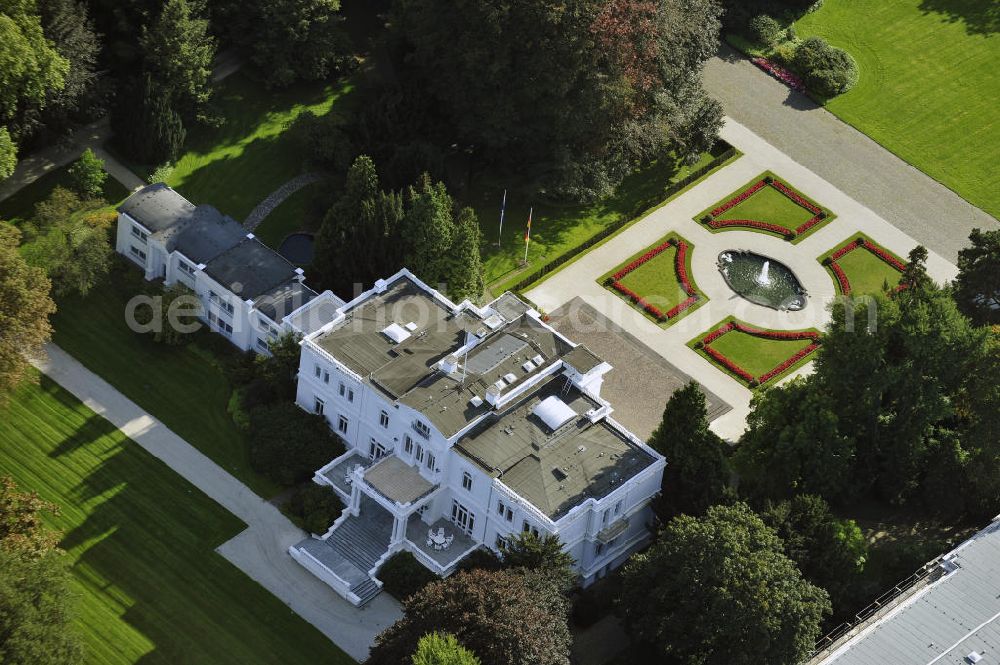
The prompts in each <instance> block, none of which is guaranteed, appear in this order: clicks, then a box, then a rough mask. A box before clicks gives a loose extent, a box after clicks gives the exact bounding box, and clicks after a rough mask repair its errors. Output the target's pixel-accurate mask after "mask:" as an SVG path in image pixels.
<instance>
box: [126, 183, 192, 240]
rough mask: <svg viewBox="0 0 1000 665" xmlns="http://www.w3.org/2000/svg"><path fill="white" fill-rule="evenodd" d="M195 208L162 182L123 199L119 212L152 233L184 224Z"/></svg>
mask: <svg viewBox="0 0 1000 665" xmlns="http://www.w3.org/2000/svg"><path fill="white" fill-rule="evenodd" d="M194 209H195V206H194V204H193V203H191V202H190V201H188V200H187V199H186V198H184V197H183V196H181V195H180V194H178V193H177V192H175V191H174V190H172V189H170V188H169V187H167V185H165V184H164V183H162V182H158V183H156V184H155V185H147V186H145V187H143V188H142V189H140V190H139V191H137V192H135V193H134V194H132V196H130V197H128V198H127V199H125V200H124V201H123V202H122V204H121V205H120V206H118V210H119V212H124V213H126V214H127V215H128V216H129V217H131V218H132V219H134V220H136V221H137V222H139V223H140V224H142V225H143V226H145V227H146V228H147V229H149V230H150V231H151V232H152V233H159V232H162V231H166V230H168V229H170V228H173V227H174V226H176V225H178V224H182V223H186V222H187V221H188V220H189V219H190V217H191V215H192V214H193V212H194Z"/></svg>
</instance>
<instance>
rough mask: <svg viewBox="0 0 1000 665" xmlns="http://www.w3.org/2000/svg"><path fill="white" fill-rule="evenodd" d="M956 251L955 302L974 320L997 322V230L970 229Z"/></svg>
mask: <svg viewBox="0 0 1000 665" xmlns="http://www.w3.org/2000/svg"><path fill="white" fill-rule="evenodd" d="M969 242H970V243H971V245H970V246H969V247H966V248H965V249H963V250H961V251H959V253H958V277H957V278H956V279H955V291H954V293H955V302H957V303H958V308H959V309H960V310H962V312H963V313H964V314H965V315H966V316H968V317H969V318H971V319H972V320H973V321H974V322H975V323H977V324H994V325H996V324H1000V231H998V230H993V231H982V230H980V229H973V230H972V233H971V234H969Z"/></svg>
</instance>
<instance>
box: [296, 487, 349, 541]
mask: <svg viewBox="0 0 1000 665" xmlns="http://www.w3.org/2000/svg"><path fill="white" fill-rule="evenodd" d="M288 510H289V511H290V512H291V513H292V515H295V516H296V517H298V518H299V519H300V520H301V521H302V526H303V527H304V528H305V530H306V531H309V532H310V533H315V534H323V533H326V531H327V529H329V528H330V526H331V525H332V524H333V523H334V522H336V521H337V518H338V517H340V514H341V513H342V512H343V510H344V504H343V502H341V500H340V497H339V496H337V493H336V492H335V491H334V490H333V488H332V487H330V486H329V485H317V484H316V483H306V484H305V486H304V487H302V488H300V489H299V490H297V491H296V492H295V494H293V495H292V498H291V499H290V500H289V501H288Z"/></svg>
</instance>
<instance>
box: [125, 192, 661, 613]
mask: <svg viewBox="0 0 1000 665" xmlns="http://www.w3.org/2000/svg"><path fill="white" fill-rule="evenodd" d="M116 245H117V250H118V252H119V253H121V254H123V255H125V256H127V257H129V258H130V259H131V260H132V261H133V262H135V263H136V264H137V265H138V266H140V268H142V270H143V271H144V274H145V277H146V278H147V279H150V280H154V279H162V280H163V281H164V284H165V285H171V284H174V283H178V282H179V283H182V284H184V285H186V286H187V287H189V288H190V289H191V290H192V291H193V292H194V293H195V294H197V296H198V298H199V300H200V301H201V303H202V305H203V309H204V315H203V317H202V318H203V319H204V321H205V322H206V323H207V324H208V325H209V326H210V328H211V329H212V330H214V331H215V332H217V333H219V334H222V335H225V336H226V337H227V338H229V339H230V341H232V342H233V344H235V345H236V346H238V347H239V348H241V349H244V350H254V351H257V352H261V353H267V352H268V343H269V341H270V340H271V339H274V338H275V337H277V336H278V335H280V334H283V333H285V332H295V333H298V334H300V335H302V336H303V339H302V344H301V346H302V352H301V360H300V367H299V375H298V393H297V397H296V401H297V403H298V404H299V406H300V407H302V408H303V409H305V410H307V411H310V412H313V413H317V414H320V415H322V416H324V417H325V418H326V419H327V421H328V422H329V424H330V427H331V428H332V429H333V430H334V431H335V432H337V434H338V435H339V436H340V437H341V438H342V439H343V440H344V441H345V443H346V449H347V451H346V453H345V454H344V455H342V456H340V457H338V458H336V459H333V460H331V461H330V462H329V463H328V464H326V465H324V466H323V467H322V468H320V469H318V470H317V471H316V473H315V476H314V481H315V482H317V483H320V484H324V485H327V486H329V487H331V488H333V490H334V491H335V492H336V493H337V494H338V495H339V496H340V497H341V499H342V500H343V501H344V504H345V506H346V507H345V509H344V512H343V514H342V515H341V517H340V518H339V519H337V521H336V522H334V524H332V525H331V526H330V528H329V529H328V530H327V531H326V532H325V533H323V534H315V535H312V536H310V537H307V538H305V539H304V540H302V541H301V542H299V543H297V544H295V545H294V546H292V547H291V548H290V549H289V553H290V554H291V556H292V557H294V558H295V560H296V561H298V562H299V563H300V564H301V565H303V566H304V567H305V568H306V569H308V570H309V571H310V572H312V573H313V574H314V575H316V577H318V578H319V579H320V580H322V581H323V582H325V583H326V584H328V585H329V586H331V587H332V588H333V589H334V590H336V591H337V593H339V594H340V595H342V596H343V597H344V598H346V599H347V600H348V601H350V602H352V603H354V604H355V605H361V604H363V603H364V602H366V601H368V600H370V599H371V598H372V597H374V596H375V595H376V594H378V593H379V591H380V590H381V587H382V583H381V581H380V580H379V579H378V571H379V568H380V567H381V565H382V564H383V563H384V562H385V561H386V560H387V559H388V558H389V557H390V556H392V555H393V554H395V553H397V552H400V551H409V552H411V553H412V554H413V555H414V556H415V557H416V558H417V560H419V561H420V562H421V563H422V564H423V565H425V566H427V567H428V568H429V569H430V570H432V571H434V572H435V573H437V574H440V575H448V574H450V573H452V572H454V570H455V569H456V567H457V566H458V564H459V562H460V561H461V560H462V559H463V558H465V557H466V556H467V555H469V554H470V553H471V552H472V551H474V550H475V549H477V548H480V547H486V548H490V549H494V550H496V549H498V548H499V547H500V544H501V543H502V542H503V541H504V539H506V538H509V537H510V536H511V535H512V534H518V533H521V532H525V531H530V532H533V533H535V534H538V535H544V534H552V535H555V536H558V537H559V539H560V540H561V541H562V543H563V546H564V548H565V549H566V551H568V552H569V553H571V554H572V555H573V557H574V559H575V561H576V570H577V572H578V573H579V575H580V578H581V580H582V583H583V584H584V585H587V584H590V583H591V582H593V581H594V580H595V579H597V578H599V577H601V576H603V575H604V574H606V573H607V572H608V571H609V570H610V569H612V568H614V567H616V566H618V565H620V564H621V563H623V562H624V561H625V560H626V559H627V558H628V557H629V555H630V554H631V553H632V552H634V551H635V550H636V549H637V548H639V547H641V546H643V545H644V544H646V543H647V542H648V541H649V540H650V538H651V533H650V530H649V523H650V521H651V518H652V510H651V508H650V502H651V500H652V499H653V497H655V496H656V495H657V494H658V493H659V491H660V485H661V481H662V476H663V469H664V465H665V461H664V459H663V457H662V456H661V455H659V454H658V453H657V452H655V451H654V450H652V449H651V448H649V447H648V446H647V445H646V444H645V443H644V442H642V441H640V440H639V439H638V438H637V437H635V436H634V435H633V434H632V433H631V432H629V431H628V430H627V429H625V428H624V427H622V426H621V425H620V424H619V423H617V422H616V421H615V420H614V418H612V412H613V409H612V406H611V404H609V403H608V402H607V401H606V400H604V399H603V398H602V397H601V386H602V383H603V380H604V375H605V374H606V373H607V372H608V371H609V370H611V366H610V365H609V364H608V363H607V362H605V361H603V360H602V359H601V358H599V357H597V356H596V355H595V354H594V353H592V352H591V351H589V350H588V349H587V348H586V347H584V346H581V345H577V344H575V343H573V342H572V341H571V340H570V339H568V338H566V337H565V336H563V335H562V334H561V333H559V332H557V331H556V330H555V329H553V328H552V327H550V326H549V325H548V324H547V323H546V322H545V321H544V320H543V317H542V316H541V315H540V313H539V312H537V311H536V310H535V309H533V308H532V307H530V306H529V305H528V304H526V303H524V302H522V301H521V300H520V299H518V298H517V297H516V296H514V295H513V294H510V293H507V294H504V295H502V296H501V297H499V298H497V299H496V300H494V301H493V302H491V303H489V304H487V305H485V306H482V307H480V306H477V305H475V304H473V303H471V302H469V301H464V302H462V303H459V304H456V303H453V302H451V301H450V300H449V299H448V298H446V297H445V296H444V295H442V294H441V293H439V292H438V291H436V290H434V289H432V288H431V287H429V286H428V285H426V284H424V283H423V282H422V281H420V279H418V277H417V276H415V275H413V274H412V273H410V272H409V271H408V270H405V269H404V270H401V271H399V272H398V273H396V274H395V275H393V276H391V277H389V278H388V279H384V280H379V281H378V282H376V284H375V286H374V287H373V288H372V289H370V290H368V291H366V292H364V293H362V294H360V295H359V296H357V297H356V298H354V299H353V300H351V301H350V302H347V303H345V302H344V301H343V300H341V299H339V298H337V297H336V296H335V295H333V294H332V293H330V292H329V291H327V292H325V293H322V294H320V293H317V292H315V291H313V290H312V289H310V288H309V287H308V286H306V285H305V284H304V282H303V273H302V270H301V269H299V268H296V267H295V266H293V265H292V264H290V263H288V261H286V260H285V259H284V258H283V257H281V256H280V255H278V254H277V253H276V252H274V251H273V250H271V249H269V248H268V247H266V246H265V245H263V244H262V243H261V242H260V241H259V240H257V239H256V238H255V237H253V234H249V233H247V232H246V231H245V229H243V228H242V226H241V225H240V224H239V223H237V222H236V221H235V220H232V219H230V218H228V217H225V216H224V215H222V214H221V213H220V212H219V211H218V210H216V209H215V208H212V207H211V206H195V205H193V204H191V203H190V202H188V201H187V200H186V199H184V198H183V197H182V196H180V194H178V193H177V192H175V191H174V190H172V189H170V188H169V187H167V186H166V185H163V184H158V185H151V186H149V187H146V188H144V189H142V190H139V191H138V192H136V193H135V194H133V195H132V196H131V197H130V198H129V199H128V200H126V201H125V203H123V204H122V206H121V207H120V208H119V222H118V232H117V244H116Z"/></svg>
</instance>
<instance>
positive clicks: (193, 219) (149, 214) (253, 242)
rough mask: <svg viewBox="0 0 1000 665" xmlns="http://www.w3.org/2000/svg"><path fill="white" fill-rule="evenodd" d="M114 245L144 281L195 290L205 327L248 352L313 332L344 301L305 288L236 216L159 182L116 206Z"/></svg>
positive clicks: (288, 265)
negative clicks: (286, 334) (283, 337)
mask: <svg viewBox="0 0 1000 665" xmlns="http://www.w3.org/2000/svg"><path fill="white" fill-rule="evenodd" d="M115 248H116V249H117V251H118V253H119V254H122V255H124V256H126V257H128V258H129V259H131V260H132V261H133V262H135V263H136V264H137V265H138V266H139V267H140V268H142V269H143V272H144V273H145V276H146V279H148V280H154V279H162V280H164V284H165V285H166V286H170V285H172V284H175V283H181V284H183V285H185V286H187V287H188V288H190V289H191V290H192V291H194V293H195V294H197V296H198V297H199V299H200V300H201V302H202V311H203V317H202V318H203V319H204V321H205V322H206V323H207V324H208V326H209V327H210V328H211V329H212V330H214V331H215V332H217V333H220V334H222V335H224V336H225V337H227V338H228V339H229V341H231V342H232V343H233V344H235V345H236V346H238V347H239V348H241V349H243V350H244V351H246V350H250V349H253V350H254V351H257V352H258V353H268V344H269V342H270V340H272V339H274V338H275V337H277V336H278V335H280V334H282V333H284V332H297V333H301V334H306V333H308V332H311V331H312V330H314V329H316V328H317V327H318V326H319V325H320V324H321V322H324V321H328V320H330V318H331V317H332V316H333V314H334V313H335V311H336V309H337V307H339V306H341V305H343V303H344V301H343V300H341V299H340V298H338V297H336V296H335V295H333V293H331V292H329V291H327V292H325V293H323V294H318V293H316V292H315V291H313V290H312V289H310V288H309V287H308V286H306V285H305V283H304V282H303V271H302V269H301V268H296V267H295V266H293V265H292V264H291V263H289V262H288V261H287V260H285V259H284V258H283V257H282V256H281V255H280V254H278V253H277V252H275V251H274V250H272V249H270V248H269V247H267V246H266V245H264V244H263V243H261V242H260V241H259V240H257V239H256V238H255V237H254V235H253V234H252V233H248V232H247V231H246V230H245V229H244V228H243V226H242V225H241V224H240V223H239V222H237V221H236V220H234V219H232V218H230V217H226V216H225V215H223V214H222V213H221V212H219V211H218V210H216V209H215V208H213V207H212V206H210V205H199V206H196V205H194V204H193V203H191V202H190V201H188V200H187V199H185V198H184V197H183V196H181V195H180V194H178V193H177V192H175V191H174V190H172V189H171V188H170V187H168V186H167V185H165V184H162V183H160V184H155V185H149V186H148V187H144V188H142V189H140V190H139V191H137V192H136V193H134V194H133V195H132V196H130V197H129V198H128V199H127V200H126V201H125V202H124V203H122V205H121V206H120V207H119V208H118V230H117V238H116V242H115Z"/></svg>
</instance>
